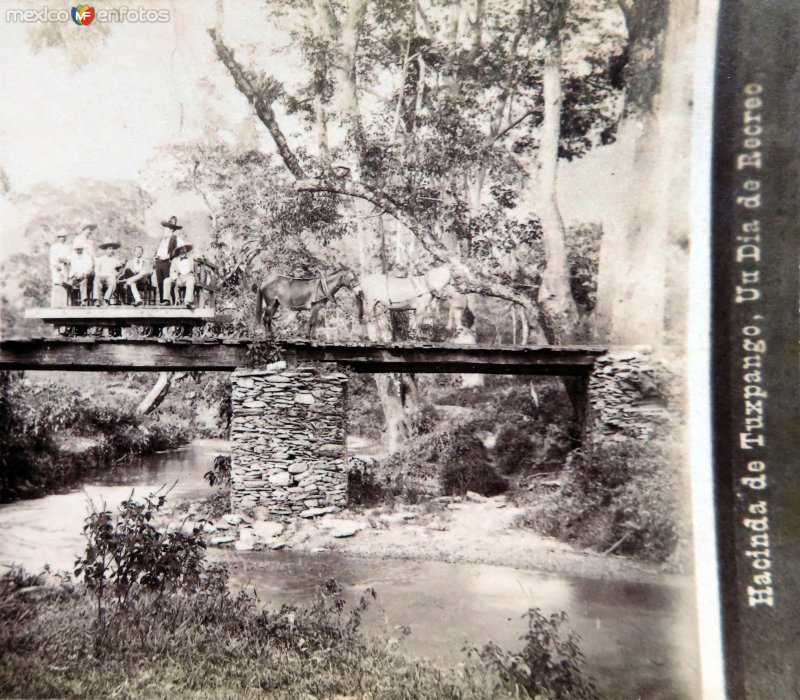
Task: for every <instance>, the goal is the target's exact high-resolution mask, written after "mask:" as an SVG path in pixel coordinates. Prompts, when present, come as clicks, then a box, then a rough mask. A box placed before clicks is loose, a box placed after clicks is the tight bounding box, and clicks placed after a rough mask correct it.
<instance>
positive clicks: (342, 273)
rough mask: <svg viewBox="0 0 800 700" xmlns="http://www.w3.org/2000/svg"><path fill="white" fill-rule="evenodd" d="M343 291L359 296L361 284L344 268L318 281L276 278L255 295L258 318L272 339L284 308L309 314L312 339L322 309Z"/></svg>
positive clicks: (317, 278) (267, 282) (310, 278)
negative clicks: (275, 322) (275, 319)
mask: <svg viewBox="0 0 800 700" xmlns="http://www.w3.org/2000/svg"><path fill="white" fill-rule="evenodd" d="M342 287H346V288H347V289H350V290H352V291H353V292H355V294H356V295H358V294H359V283H358V278H357V277H356V275H355V273H354V272H353V271H352V270H350V269H348V268H342V269H341V270H337V271H336V272H332V273H330V274H328V275H320V276H319V277H308V278H297V277H289V276H288V275H273V276H272V277H270V278H269V279H267V281H266V282H264V284H262V285H261V286H260V287H259V288H258V291H257V292H256V318H257V319H258V320H259V321H261V322H262V323H263V324H264V331H265V332H266V334H267V335H269V336H271V335H272V318H273V316H275V312H276V311H277V310H278V306H283V307H284V308H286V309H289V310H291V311H310V312H311V313H310V314H309V315H308V330H307V336H308V337H309V338H311V337H312V334H313V332H314V329H315V327H316V323H317V316H318V315H319V311H320V309H321V308H322V307H323V306H325V304H327V303H328V301H329V300H333V301H334V303H335V302H336V300H335V298H334V297H335V296H336V292H338V291H339V290H340V289H341V288H342Z"/></svg>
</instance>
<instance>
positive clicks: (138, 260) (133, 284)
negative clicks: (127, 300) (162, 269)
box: [120, 245, 160, 306]
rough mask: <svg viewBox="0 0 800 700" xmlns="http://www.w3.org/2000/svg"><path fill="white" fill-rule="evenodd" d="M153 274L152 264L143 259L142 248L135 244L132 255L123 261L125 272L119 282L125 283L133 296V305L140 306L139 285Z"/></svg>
mask: <svg viewBox="0 0 800 700" xmlns="http://www.w3.org/2000/svg"><path fill="white" fill-rule="evenodd" d="M151 274H153V266H152V265H151V264H150V263H149V262H148V261H147V260H145V259H144V248H142V246H140V245H137V246H136V247H135V248H134V249H133V257H132V258H131V259H130V260H128V262H126V263H125V272H123V273H122V279H121V280H120V282H122V283H124V284H127V285H128V289H130V290H131V296H133V305H134V306H141V305H142V297H141V295H140V294H139V285H140V284H141V283H142V282H144V283H145V284H146V283H147V280H148V279H149V278H150V275H151ZM159 293H160V292H159Z"/></svg>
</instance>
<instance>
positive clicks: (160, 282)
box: [155, 216, 183, 304]
mask: <svg viewBox="0 0 800 700" xmlns="http://www.w3.org/2000/svg"><path fill="white" fill-rule="evenodd" d="M161 225H162V226H163V227H164V233H163V235H162V236H161V240H160V241H159V243H158V249H157V250H156V257H155V262H156V285H157V286H158V293H159V294H161V290H162V289H165V288H166V286H165V284H164V282H165V280H166V279H167V278H168V277H169V269H170V260H171V259H172V256H173V255H174V254H175V247H176V246H177V245H178V234H176V233H175V232H176V231H180V230H181V229H182V228H183V226H178V218H177V217H175V216H171V217H170V218H169V221H162V222H161ZM169 301H170V298H169V296H166V297H165V296H162V297H161V303H162V304H165V303H169Z"/></svg>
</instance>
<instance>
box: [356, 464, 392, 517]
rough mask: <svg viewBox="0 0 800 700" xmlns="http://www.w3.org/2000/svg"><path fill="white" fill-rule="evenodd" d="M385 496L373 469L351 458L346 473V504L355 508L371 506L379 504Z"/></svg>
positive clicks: (383, 487)
mask: <svg viewBox="0 0 800 700" xmlns="http://www.w3.org/2000/svg"><path fill="white" fill-rule="evenodd" d="M386 496H387V493H386V488H385V486H384V485H383V484H382V483H381V481H380V478H379V476H378V475H377V474H376V472H375V469H374V468H373V467H372V466H371V465H370V464H368V463H367V462H365V461H363V460H353V459H352V458H351V465H350V469H349V470H348V472H347V503H348V504H349V505H356V506H371V505H375V504H378V503H381V502H382V501H383V500H384V499H385V498H386Z"/></svg>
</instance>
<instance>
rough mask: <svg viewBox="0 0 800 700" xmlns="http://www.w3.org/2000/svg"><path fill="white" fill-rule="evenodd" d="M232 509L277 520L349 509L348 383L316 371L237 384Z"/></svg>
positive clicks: (295, 370)
mask: <svg viewBox="0 0 800 700" xmlns="http://www.w3.org/2000/svg"><path fill="white" fill-rule="evenodd" d="M231 383H232V397H231V401H232V404H233V407H232V409H233V410H232V412H233V417H232V419H231V442H232V446H231V472H232V484H231V501H232V502H231V505H232V507H233V509H234V510H243V509H249V508H254V507H256V506H262V507H265V508H266V509H267V512H268V513H269V514H270V515H271V516H273V517H276V518H284V519H289V518H293V517H296V516H301V515H308V514H309V511H310V512H311V514H313V513H314V512H315V511H316V509H325V508H330V507H332V506H336V507H343V506H344V505H346V503H347V471H346V459H347V456H346V454H345V451H346V447H345V445H346V403H347V375H346V374H344V373H342V372H338V371H334V372H331V371H328V370H325V369H320V368H319V367H317V366H298V367H287V366H286V363H284V362H278V363H275V364H273V365H268V366H267V367H266V368H265V369H253V370H248V369H238V370H236V371H235V372H234V373H233V375H232V377H231Z"/></svg>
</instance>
